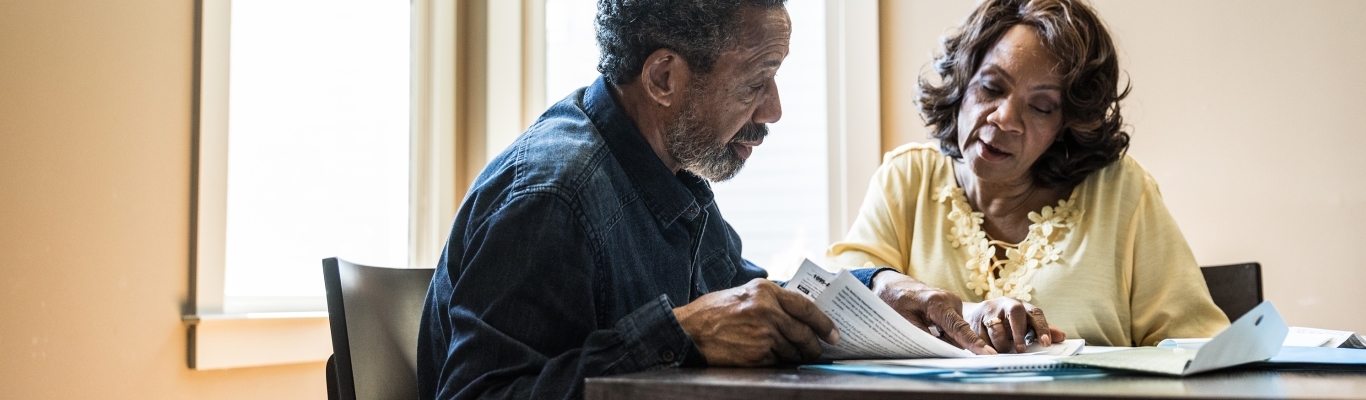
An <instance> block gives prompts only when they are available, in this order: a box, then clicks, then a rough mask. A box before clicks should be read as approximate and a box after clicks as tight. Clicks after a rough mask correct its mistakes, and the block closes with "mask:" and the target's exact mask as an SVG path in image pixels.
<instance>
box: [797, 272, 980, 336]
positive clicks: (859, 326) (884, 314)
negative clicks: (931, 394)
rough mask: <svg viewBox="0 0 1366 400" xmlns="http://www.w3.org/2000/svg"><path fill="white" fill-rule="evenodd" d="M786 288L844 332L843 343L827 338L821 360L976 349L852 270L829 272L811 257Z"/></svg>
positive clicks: (841, 333)
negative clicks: (882, 295) (933, 330)
mask: <svg viewBox="0 0 1366 400" xmlns="http://www.w3.org/2000/svg"><path fill="white" fill-rule="evenodd" d="M787 289H788V290H791V291H794V292H797V293H800V294H802V295H803V296H806V298H808V299H811V301H812V302H813V303H815V304H816V307H817V308H819V309H820V310H821V311H823V312H825V315H826V316H829V317H830V320H831V321H834V322H835V328H836V329H838V330H839V332H840V340H839V343H837V344H835V345H830V344H828V343H824V342H822V343H821V345H822V347H823V349H822V352H821V358H822V359H826V360H845V359H856V358H858V359H871V358H925V357H940V358H951V357H969V356H972V353H971V352H969V351H967V350H963V349H960V348H957V347H954V346H953V345H951V344H948V343H947V342H944V341H942V340H939V339H938V338H936V337H934V336H930V334H928V333H925V331H922V330H920V328H916V327H915V325H912V324H911V322H910V321H907V320H906V318H905V317H902V316H901V314H898V313H897V312H896V310H893V309H892V307H891V306H889V305H887V303H884V302H882V300H881V299H878V298H877V296H876V295H874V294H873V292H872V291H870V290H868V288H867V287H864V286H863V282H859V280H858V278H855V277H854V275H853V274H850V273H849V271H840V272H839V273H838V274H835V273H830V272H826V271H825V270H824V269H821V268H820V267H819V266H817V265H816V264H815V263H813V262H811V260H806V261H804V262H803V263H802V266H801V268H799V269H798V270H797V274H796V275H794V276H793V278H792V280H791V281H789V282H788V283H787Z"/></svg>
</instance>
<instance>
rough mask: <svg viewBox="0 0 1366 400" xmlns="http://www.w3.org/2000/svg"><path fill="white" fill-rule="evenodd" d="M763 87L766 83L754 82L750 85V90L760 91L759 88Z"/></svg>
mask: <svg viewBox="0 0 1366 400" xmlns="http://www.w3.org/2000/svg"><path fill="white" fill-rule="evenodd" d="M763 88H764V84H762V83H759V84H754V85H749V91H750V92H757V91H759V90H761V89H763Z"/></svg>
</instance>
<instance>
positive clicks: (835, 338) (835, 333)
mask: <svg viewBox="0 0 1366 400" xmlns="http://www.w3.org/2000/svg"><path fill="white" fill-rule="evenodd" d="M828 342H830V344H835V343H839V342H840V330H839V329H831V330H830V340H829V341H828Z"/></svg>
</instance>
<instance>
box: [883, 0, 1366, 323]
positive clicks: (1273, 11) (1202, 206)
mask: <svg viewBox="0 0 1366 400" xmlns="http://www.w3.org/2000/svg"><path fill="white" fill-rule="evenodd" d="M1093 1H1094V4H1095V6H1096V8H1097V9H1098V11H1099V13H1100V15H1101V17H1102V18H1103V19H1105V20H1106V21H1107V22H1108V24H1109V26H1110V28H1111V30H1112V33H1113V34H1114V35H1115V37H1116V40H1117V42H1118V43H1117V44H1118V46H1119V50H1120V55H1121V57H1122V58H1121V65H1122V66H1123V68H1124V70H1125V71H1126V72H1127V73H1128V74H1129V76H1130V77H1131V78H1132V81H1133V88H1134V90H1133V95H1132V96H1131V97H1129V99H1128V100H1127V101H1125V102H1124V103H1123V105H1124V110H1123V113H1124V116H1125V118H1126V122H1128V123H1129V124H1130V125H1131V126H1132V130H1131V132H1132V133H1133V135H1134V136H1133V146H1132V148H1131V150H1130V154H1131V155H1133V156H1134V157H1135V158H1136V159H1137V160H1138V161H1139V162H1140V163H1142V164H1143V165H1144V166H1145V167H1146V168H1147V169H1148V171H1149V172H1150V173H1152V175H1153V176H1154V177H1155V178H1156V179H1157V180H1158V182H1159V183H1160V184H1161V187H1162V193H1163V196H1164V198H1165V199H1166V202H1167V206H1168V207H1169V208H1170V209H1171V211H1172V213H1173V214H1174V215H1175V217H1176V219H1177V221H1178V222H1179V223H1180V225H1181V228H1182V230H1183V231H1184V232H1185V234H1186V238H1187V239H1188V240H1189V242H1190V244H1191V247H1192V248H1193V249H1194V251H1195V255H1196V258H1197V259H1198V260H1199V261H1200V263H1202V264H1204V265H1213V264H1224V263H1233V262H1240V261H1259V262H1261V263H1262V266H1263V272H1264V277H1263V287H1264V289H1265V294H1266V297H1267V299H1269V300H1272V301H1273V302H1275V304H1276V307H1277V308H1278V309H1279V310H1280V311H1281V313H1282V314H1284V316H1285V317H1286V320H1287V322H1289V323H1290V324H1292V325H1302V326H1314V327H1322V328H1330V329H1344V330H1355V331H1358V332H1362V331H1366V319H1363V318H1360V316H1362V315H1366V311H1362V307H1363V306H1366V290H1363V289H1361V283H1362V282H1363V281H1366V262H1364V261H1362V259H1363V257H1362V256H1361V255H1359V254H1357V250H1360V249H1361V248H1362V247H1363V246H1362V235H1361V234H1360V232H1361V228H1362V227H1363V226H1366V155H1364V154H1363V150H1366V132H1363V130H1366V95H1363V93H1366V51H1362V49H1366V25H1362V24H1361V23H1360V16H1362V15H1366V2H1360V1H1353V0H1336V1H1289V0H1283V1H1247V0H1218V1H1213V0H1211V1H1172V0H1161V1H1153V0H1145V1H1125V0H1093ZM975 3H976V2H975V1H972V0H956V1H946V0H884V1H883V2H882V6H883V11H884V12H885V13H886V14H884V16H883V21H884V24H883V25H884V31H883V35H884V36H883V37H884V42H883V43H884V44H883V49H884V64H883V71H884V72H883V78H884V82H885V85H884V89H885V90H887V91H886V92H884V93H883V99H884V100H883V101H884V104H886V105H887V106H886V107H885V108H884V117H883V127H884V131H883V132H884V148H885V149H890V148H891V147H890V146H894V145H896V144H900V143H905V142H908V141H925V140H926V139H925V130H924V128H923V127H922V126H921V124H922V123H923V122H922V121H921V120H920V118H919V116H918V115H917V114H915V112H914V108H913V105H912V104H911V102H910V100H911V99H912V98H913V94H914V84H915V82H914V80H913V79H912V78H913V74H915V73H916V72H918V71H928V62H929V60H930V58H929V54H930V53H931V51H932V50H935V49H936V47H935V46H937V43H938V42H937V38H938V37H939V35H940V34H941V33H942V32H943V30H944V29H946V28H948V27H950V26H952V25H955V24H957V23H958V22H959V21H961V20H962V19H963V18H964V17H965V16H967V14H968V12H969V11H970V10H971V9H972V8H973V6H974V4H975Z"/></svg>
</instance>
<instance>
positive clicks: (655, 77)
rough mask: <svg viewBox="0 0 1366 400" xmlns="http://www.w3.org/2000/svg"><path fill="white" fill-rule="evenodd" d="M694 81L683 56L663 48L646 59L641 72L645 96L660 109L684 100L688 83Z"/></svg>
mask: <svg viewBox="0 0 1366 400" xmlns="http://www.w3.org/2000/svg"><path fill="white" fill-rule="evenodd" d="M691 80H692V70H690V69H689V68H688V62H687V61H685V60H683V56H682V55H679V54H678V53H677V52H675V51H673V50H669V49H666V48H661V49H659V50H655V52H654V53H650V56H649V57H646V58H645V66H644V67H643V68H641V70H640V81H641V82H640V83H641V86H642V87H643V88H644V89H645V94H646V95H647V96H649V97H650V99H651V100H654V102H655V104H658V105H659V106H660V107H669V106H672V105H673V104H674V103H676V102H680V101H682V100H683V95H684V91H686V90H687V85H688V82H690V81H691Z"/></svg>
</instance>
